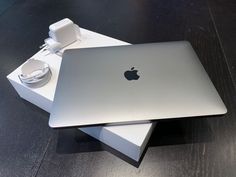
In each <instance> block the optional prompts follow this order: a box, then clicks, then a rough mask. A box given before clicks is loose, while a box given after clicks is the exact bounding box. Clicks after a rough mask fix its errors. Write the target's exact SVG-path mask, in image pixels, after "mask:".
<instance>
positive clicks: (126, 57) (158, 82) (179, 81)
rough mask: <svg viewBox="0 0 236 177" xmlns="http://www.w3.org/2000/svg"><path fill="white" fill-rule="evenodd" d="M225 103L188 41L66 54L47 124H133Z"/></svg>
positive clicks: (215, 110) (219, 110)
mask: <svg viewBox="0 0 236 177" xmlns="http://www.w3.org/2000/svg"><path fill="white" fill-rule="evenodd" d="M226 111H227V110H226V107H225V105H224V103H223V102H222V100H221V98H220V96H219V95H218V93H217V91H216V89H215V87H214V85H213V84H212V82H211V80H210V78H209V77H208V75H207V73H206V71H205V70H204V68H203V66H202V64H201V62H200V61H199V59H198V57H197V55H196V53H195V52H194V50H193V48H192V47H191V45H190V44H189V43H188V42H185V41H181V42H166V43H152V44H139V45H130V46H119V47H102V48H87V49H72V50H67V51H65V52H64V55H63V59H62V64H61V69H60V73H59V78H58V83H57V88H56V93H55V97H54V103H53V107H52V111H51V115H50V120H49V125H50V126H51V127H53V128H59V127H70V126H88V125H97V124H116V123H118V124H120V123H122V124H123V123H124V124H130V123H137V122H141V123H143V122H146V121H150V120H156V119H167V118H180V117H193V116H205V115H217V114H224V113H226Z"/></svg>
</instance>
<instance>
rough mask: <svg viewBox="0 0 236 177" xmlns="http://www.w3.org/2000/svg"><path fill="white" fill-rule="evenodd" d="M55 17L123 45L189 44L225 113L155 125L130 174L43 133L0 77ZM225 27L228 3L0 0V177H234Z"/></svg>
mask: <svg viewBox="0 0 236 177" xmlns="http://www.w3.org/2000/svg"><path fill="white" fill-rule="evenodd" d="M64 17H68V18H71V19H72V20H73V21H74V22H75V23H78V24H79V25H80V26H81V27H83V28H86V29H89V30H92V31H95V32H98V33H102V34H105V35H108V36H111V37H113V38H117V39H120V40H123V41H127V42H129V43H132V44H137V43H149V42H162V41H174V40H188V41H190V42H191V44H192V45H193V47H194V49H195V50H196V52H197V54H198V56H199V58H200V59H201V62H202V64H203V65H204V67H205V69H206V71H207V72H208V74H209V76H210V77H211V79H212V81H213V83H214V84H215V86H216V88H217V90H218V91H219V93H220V95H221V97H222V99H223V100H224V102H225V104H226V106H227V108H228V113H227V114H226V115H225V116H214V117H201V118H191V119H184V118H183V119H178V120H168V121H166V120H165V121H159V122H158V125H157V127H156V129H155V131H154V133H153V135H152V137H151V139H150V142H149V147H148V148H147V151H146V154H145V156H144V158H143V160H142V161H141V163H140V165H139V166H138V168H136V167H134V166H133V165H131V164H129V163H128V162H127V161H125V160H121V159H120V158H118V157H117V156H115V155H113V153H110V152H112V150H111V149H109V148H108V147H106V146H105V147H104V145H102V144H100V143H99V142H98V141H96V140H94V139H93V138H91V137H89V136H87V135H86V134H84V133H82V132H76V134H75V133H73V131H72V130H68V129H67V130H53V129H50V128H49V127H48V118H49V114H48V113H46V112H44V111H42V110H40V109H39V108H37V107H36V106H34V105H32V104H30V103H28V102H26V101H24V100H22V99H21V98H20V97H19V96H18V95H17V93H16V92H15V90H14V88H13V87H12V86H11V84H10V83H9V82H8V80H7V79H6V75H8V74H9V73H11V72H12V71H13V70H14V69H15V68H17V67H18V66H19V65H20V64H22V63H23V62H24V61H25V60H26V59H27V58H29V57H30V56H31V55H32V54H34V53H35V52H37V51H38V46H40V45H41V44H42V43H43V40H44V39H45V38H46V37H47V33H48V26H49V25H50V24H51V23H53V22H56V21H58V20H60V19H62V18H64ZM235 22H236V1H234V0H179V1H177V0H168V1H167V0H146V1H144V0H140V1H137V0H120V1H112V0H101V1H94V0H86V1H85V0H69V1H64V0H50V1H49V0H38V1H33V0H15V1H14V0H1V1H0V34H1V37H0V176H1V177H21V176H22V177H35V176H36V177H45V176H49V177H57V176H58V177H70V176H73V177H81V176H84V177H112V176H114V177H115V176H116V177H118V176H121V177H126V176H128V177H132V176H135V177H136V176H141V177H170V176H173V177H202V176H207V177H221V176H222V177H234V176H236V168H235V167H236V104H235V103H236V94H235V87H234V86H235V85H236V84H235V83H236V82H235V81H236V71H235V66H236V60H235V58H236V50H235V43H236V23H235ZM70 131H72V132H70ZM68 132H69V133H68ZM71 139H73V140H71ZM118 156H119V154H118Z"/></svg>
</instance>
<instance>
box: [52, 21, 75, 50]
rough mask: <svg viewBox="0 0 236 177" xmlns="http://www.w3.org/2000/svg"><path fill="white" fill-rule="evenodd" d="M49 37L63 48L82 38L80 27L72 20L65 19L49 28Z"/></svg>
mask: <svg viewBox="0 0 236 177" xmlns="http://www.w3.org/2000/svg"><path fill="white" fill-rule="evenodd" d="M49 30H50V31H49V37H51V38H52V39H53V40H54V41H56V42H58V43H60V44H61V48H63V47H65V46H67V45H69V44H71V43H73V42H75V41H76V40H78V39H79V38H80V31H79V27H78V26H77V25H75V24H74V23H73V22H72V21H71V20H70V19H68V18H64V19H62V20H60V21H58V22H56V23H53V24H51V25H50V26H49Z"/></svg>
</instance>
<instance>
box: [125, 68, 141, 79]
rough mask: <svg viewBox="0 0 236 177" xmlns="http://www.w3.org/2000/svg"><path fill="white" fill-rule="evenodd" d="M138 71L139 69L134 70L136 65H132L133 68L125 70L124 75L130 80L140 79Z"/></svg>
mask: <svg viewBox="0 0 236 177" xmlns="http://www.w3.org/2000/svg"><path fill="white" fill-rule="evenodd" d="M137 72H138V70H134V67H132V68H131V70H128V71H125V73H124V76H125V78H126V79H127V80H128V81H131V80H138V79H139V77H140V76H139V75H138V74H137Z"/></svg>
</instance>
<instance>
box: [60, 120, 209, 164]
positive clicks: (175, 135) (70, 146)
mask: <svg viewBox="0 0 236 177" xmlns="http://www.w3.org/2000/svg"><path fill="white" fill-rule="evenodd" d="M213 139H214V137H213V133H212V131H211V128H210V125H209V123H208V119H207V118H190V119H189V118H188V119H187V118H182V119H173V120H172V119H169V120H161V121H158V122H157V125H156V128H155V129H154V130H153V133H152V135H151V137H150V140H149V143H148V144H147V146H146V148H145V150H144V151H143V153H142V156H141V157H140V159H139V161H138V162H137V161H135V160H133V159H132V158H130V157H128V156H126V155H124V154H122V153H121V152H119V151H117V150H115V149H113V148H111V147H110V146H108V145H106V144H104V143H102V142H100V141H98V140H96V139H95V138H93V137H91V136H89V135H87V134H86V133H84V132H82V131H80V130H78V129H77V128H71V129H60V130H59V135H58V141H57V149H56V151H57V153H59V154H71V153H82V152H94V151H104V150H105V151H108V152H110V153H112V154H113V155H115V156H117V157H119V158H121V159H122V160H124V161H126V162H127V163H129V164H131V165H133V166H135V167H137V168H138V167H139V165H140V164H141V162H142V159H143V157H144V155H145V153H146V151H147V149H148V147H150V146H151V147H153V146H157V147H158V146H168V145H178V144H192V143H203V142H211V141H213Z"/></svg>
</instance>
